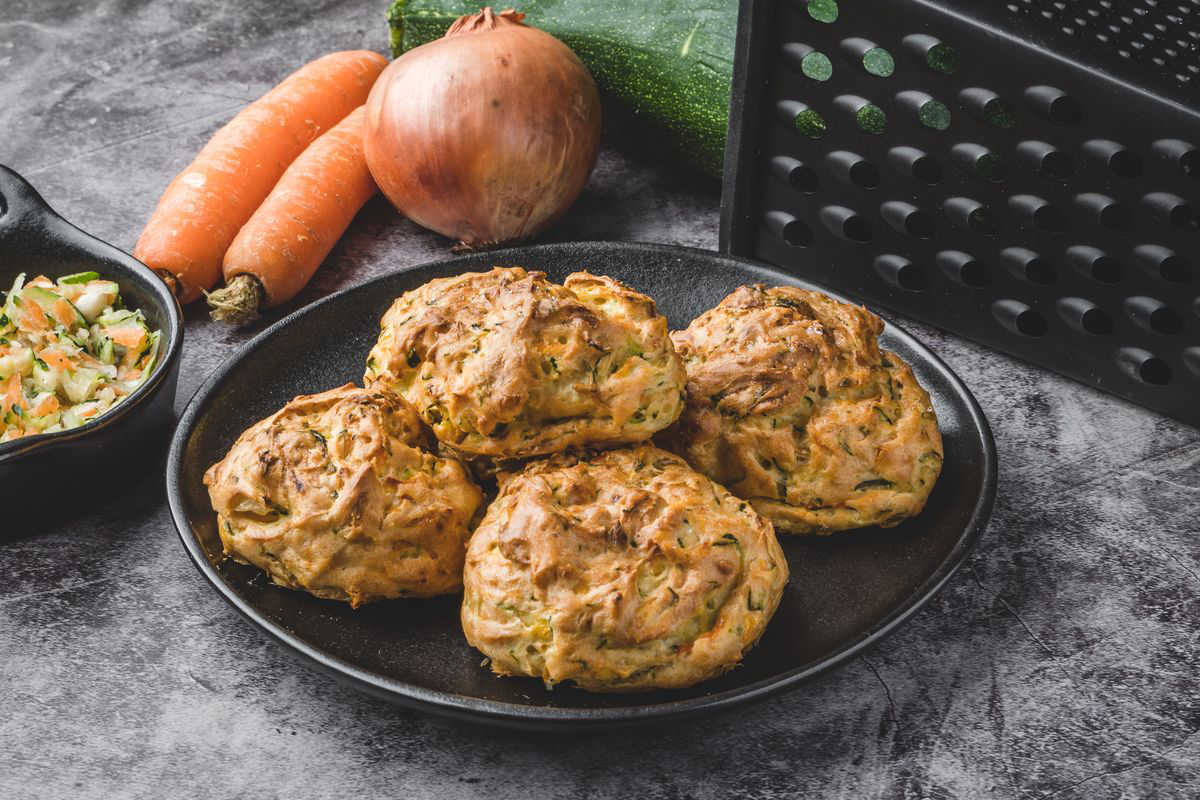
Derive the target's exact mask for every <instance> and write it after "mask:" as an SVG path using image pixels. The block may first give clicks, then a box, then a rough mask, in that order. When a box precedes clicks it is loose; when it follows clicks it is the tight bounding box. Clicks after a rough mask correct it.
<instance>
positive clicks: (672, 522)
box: [462, 444, 788, 691]
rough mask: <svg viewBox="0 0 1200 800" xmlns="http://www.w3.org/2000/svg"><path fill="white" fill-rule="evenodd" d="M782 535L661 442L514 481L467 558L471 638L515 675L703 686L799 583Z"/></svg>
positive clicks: (564, 459) (607, 684) (500, 669)
mask: <svg viewBox="0 0 1200 800" xmlns="http://www.w3.org/2000/svg"><path fill="white" fill-rule="evenodd" d="M787 576H788V566H787V561H786V559H785V558H784V555H783V551H782V550H781V549H780V547H779V542H778V541H777V540H776V538H775V533H774V531H773V530H772V529H771V524H770V523H769V522H767V521H766V520H765V519H763V518H762V517H761V516H760V515H759V514H757V513H755V511H754V509H753V508H751V507H750V505H749V504H748V503H746V502H744V501H741V500H738V499H737V498H736V497H734V496H733V495H731V494H730V493H729V492H727V491H726V490H725V489H723V488H722V487H720V486H718V485H717V484H715V483H713V482H712V481H710V480H709V479H708V478H705V477H704V476H703V475H700V474H699V473H697V472H695V471H694V470H692V469H691V468H690V467H688V466H687V464H686V463H685V462H684V461H683V459H681V458H679V457H678V456H676V455H673V454H671V453H668V452H666V451H664V450H660V449H658V448H656V447H653V446H651V445H648V444H643V445H639V446H636V447H632V448H623V449H619V450H610V451H607V452H603V453H593V454H584V455H580V454H576V453H562V454H559V455H557V456H554V457H552V458H550V459H546V460H543V461H537V462H534V463H532V464H530V465H529V466H527V467H526V468H525V469H524V470H523V471H522V472H519V473H516V474H512V475H502V476H501V488H500V495H499V497H497V499H496V500H495V502H493V503H492V504H491V506H489V508H488V510H487V512H486V514H485V515H484V518H483V521H482V522H481V523H480V524H479V527H478V529H477V530H476V532H475V534H474V535H473V536H472V538H471V541H470V544H469V545H468V549H467V563H466V569H465V574H464V579H463V582H464V593H463V608H462V623H463V631H464V632H465V633H466V636H467V641H469V642H470V643H471V644H472V645H473V646H475V647H477V648H478V649H479V650H481V651H483V653H484V654H486V655H487V656H488V657H489V659H490V661H491V666H492V669H493V670H494V671H495V672H497V673H499V674H501V675H531V676H535V677H539V678H542V679H543V680H544V681H546V683H548V684H553V683H558V682H560V681H573V682H575V683H576V684H577V685H579V686H581V687H583V688H585V689H589V690H593V691H635V690H645V689H654V688H669V687H681V686H690V685H692V684H695V683H698V682H700V681H703V680H705V679H707V678H710V677H713V676H715V675H718V674H720V673H722V672H724V671H726V670H728V669H730V668H731V667H733V666H734V665H735V664H737V662H738V661H740V660H741V658H742V655H743V653H744V652H745V651H746V650H747V649H749V648H750V647H751V646H753V645H754V643H755V642H757V641H758V639H759V637H760V636H761V635H762V632H763V630H764V629H765V627H766V625H767V622H768V621H769V620H770V618H771V615H772V614H774V612H775V609H776V607H777V606H778V604H779V600H780V597H781V595H782V592H783V588H784V585H785V584H786V583H787Z"/></svg>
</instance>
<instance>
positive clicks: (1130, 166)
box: [1108, 150, 1142, 178]
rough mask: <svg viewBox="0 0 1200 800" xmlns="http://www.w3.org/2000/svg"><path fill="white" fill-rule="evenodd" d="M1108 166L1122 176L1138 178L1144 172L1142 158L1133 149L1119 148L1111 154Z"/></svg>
mask: <svg viewBox="0 0 1200 800" xmlns="http://www.w3.org/2000/svg"><path fill="white" fill-rule="evenodd" d="M1108 168H1109V169H1111V170H1112V171H1113V173H1114V174H1115V175H1119V176H1120V177H1122V178H1136V177H1137V176H1138V175H1141V174H1142V159H1141V158H1140V157H1139V156H1138V154H1137V153H1135V152H1133V151H1132V150H1118V151H1116V152H1115V153H1113V154H1112V155H1111V156H1109V158H1108Z"/></svg>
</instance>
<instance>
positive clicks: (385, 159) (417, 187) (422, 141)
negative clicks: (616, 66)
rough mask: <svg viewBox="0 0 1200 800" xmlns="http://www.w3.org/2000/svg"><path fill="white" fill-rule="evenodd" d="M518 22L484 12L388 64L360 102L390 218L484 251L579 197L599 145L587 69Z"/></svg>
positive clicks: (542, 222) (534, 228)
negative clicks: (392, 212) (393, 213)
mask: <svg viewBox="0 0 1200 800" xmlns="http://www.w3.org/2000/svg"><path fill="white" fill-rule="evenodd" d="M524 16H525V15H524V14H519V13H516V12H515V11H513V10H511V9H509V10H508V11H502V12H500V13H498V14H497V13H494V12H493V11H492V9H491V8H490V7H489V8H485V9H483V10H482V11H480V12H479V13H477V14H469V15H467V16H463V17H460V18H459V19H458V20H457V21H456V22H455V23H454V24H453V25H451V26H450V29H449V30H448V31H447V32H446V35H445V36H444V37H442V38H441V39H438V40H436V41H432V42H429V43H427V44H424V45H422V46H420V47H417V48H414V49H412V50H410V51H408V52H407V53H405V54H404V55H402V56H401V57H400V58H398V59H396V60H395V61H393V62H392V63H391V64H390V65H389V66H388V67H387V69H385V70H384V72H383V74H382V75H381V76H380V77H379V80H378V81H376V83H375V86H374V88H373V89H372V90H371V95H370V97H369V98H368V99H367V124H366V133H365V135H364V151H365V154H366V158H367V166H368V167H369V168H370V170H371V174H372V175H373V176H374V178H375V182H376V183H377V184H378V185H379V188H380V190H381V191H382V192H383V193H384V194H385V195H386V196H387V198H388V199H389V200H391V201H392V204H393V205H394V206H396V208H397V209H398V210H399V211H400V213H402V214H404V215H405V216H407V217H409V218H410V219H412V220H413V221H415V222H417V223H418V224H420V225H422V226H424V227H426V228H429V229H430V230H434V231H437V232H438V233H441V234H444V235H446V236H449V237H451V238H453V239H457V240H458V241H459V242H460V243H461V244H462V245H465V246H467V247H490V246H494V245H498V244H503V243H506V242H513V241H517V240H520V239H524V238H526V237H528V236H532V235H533V234H535V233H537V232H538V231H540V230H542V229H543V228H545V227H546V226H547V225H549V224H550V223H551V222H553V221H554V220H555V219H556V218H557V217H559V216H560V215H561V214H562V213H563V212H564V211H566V209H567V208H568V207H569V206H570V205H571V203H572V202H574V200H575V198H576V197H578V196H579V193H580V192H581V191H582V190H583V186H584V184H585V183H586V182H587V179H588V175H589V174H591V171H592V167H593V166H595V163H596V152H597V149H598V147H599V142H600V97H599V94H598V93H597V91H596V84H595V82H594V81H593V80H592V76H591V75H590V74H589V73H588V71H587V67H585V66H584V65H583V63H582V62H581V61H580V60H579V58H578V57H577V56H576V55H575V54H574V53H573V52H571V49H570V48H569V47H567V46H566V45H565V44H563V43H562V42H560V41H559V40H558V39H556V38H554V37H553V36H551V35H550V34H548V33H546V32H545V31H540V30H538V29H537V28H531V27H529V26H527V25H525V24H523V23H522V22H521V20H522V19H523V18H524Z"/></svg>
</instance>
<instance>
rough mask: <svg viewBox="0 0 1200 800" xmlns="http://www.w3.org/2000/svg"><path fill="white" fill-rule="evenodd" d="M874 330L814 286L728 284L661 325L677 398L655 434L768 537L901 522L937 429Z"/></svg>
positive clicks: (923, 486) (923, 477) (915, 501)
mask: <svg viewBox="0 0 1200 800" xmlns="http://www.w3.org/2000/svg"><path fill="white" fill-rule="evenodd" d="M882 332H883V321H882V320H880V319H879V317H877V316H875V315H874V314H872V313H871V312H870V311H867V310H866V309H865V308H862V307H860V306H853V305H848V304H846V303H841V302H838V301H836V300H833V299H832V298H829V297H826V296H825V295H823V294H820V293H818V292H810V291H805V290H803V289H797V288H794V287H775V288H770V289H768V288H766V287H764V286H761V285H757V286H743V287H741V288H739V289H738V290H736V291H735V292H733V293H732V294H730V295H729V296H728V297H726V298H725V299H724V300H722V301H721V303H720V304H719V305H718V306H717V307H716V308H714V309H711V310H710V311H707V312H706V313H704V314H702V315H701V316H700V317H699V318H697V319H696V320H695V321H694V322H692V324H691V325H690V326H688V328H687V330H684V331H677V332H675V333H672V334H671V336H672V339H673V340H674V342H675V347H676V349H677V350H678V351H679V353H680V355H681V356H682V357H683V360H684V365H685V367H686V369H687V373H688V385H687V407H686V409H684V412H683V415H682V416H681V417H680V420H679V423H678V425H677V426H676V427H675V428H673V429H672V430H671V431H669V432H668V433H667V434H665V435H664V437H663V443H664V444H666V445H667V446H668V447H670V449H672V450H674V451H676V452H678V453H680V454H682V455H683V456H684V457H685V458H686V459H687V461H688V463H690V464H691V465H692V466H693V467H695V468H696V469H698V470H700V471H701V472H703V473H704V474H705V475H707V476H709V477H710V478H712V479H713V480H715V481H717V482H718V483H721V484H723V485H724V486H727V487H729V489H730V490H731V491H732V492H733V493H734V494H736V495H738V496H739V497H744V498H747V499H749V500H750V502H752V503H753V504H754V507H755V508H756V509H758V510H759V512H761V513H762V514H763V515H765V516H766V517H767V518H768V519H770V520H771V521H772V522H773V523H774V524H775V529H776V530H777V531H778V532H779V533H817V534H827V533H831V532H833V531H840V530H846V529H850V528H861V527H864V526H867V525H878V526H881V527H890V526H893V525H897V524H899V523H900V522H901V521H903V520H904V519H906V518H908V517H911V516H913V515H914V514H917V513H919V512H920V511H921V509H922V508H924V506H925V501H926V499H927V498H928V497H929V493H930V491H932V489H933V485H934V482H935V481H936V480H937V477H938V474H939V472H940V471H941V467H942V437H941V433H940V432H939V431H938V425H937V417H936V416H935V415H934V411H933V406H932V404H931V402H930V400H929V395H928V393H926V391H925V390H924V389H923V388H921V386H920V385H918V383H917V380H916V378H915V377H914V376H913V373H912V370H911V369H909V367H908V365H907V364H905V363H904V362H903V361H901V360H900V359H899V358H898V357H897V356H896V355H895V354H893V353H888V352H885V351H881V350H880V349H879V342H878V337H879V334H880V333H882Z"/></svg>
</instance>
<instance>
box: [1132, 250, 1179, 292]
mask: <svg viewBox="0 0 1200 800" xmlns="http://www.w3.org/2000/svg"><path fill="white" fill-rule="evenodd" d="M1133 255H1134V258H1136V259H1137V261H1138V263H1139V264H1141V265H1142V266H1143V267H1145V269H1146V270H1147V271H1148V272H1150V274H1151V275H1156V276H1158V277H1160V278H1162V279H1163V280H1165V281H1170V282H1172V283H1186V282H1187V281H1190V280H1191V279H1192V266H1191V264H1189V263H1188V261H1187V259H1185V258H1183V257H1181V256H1180V255H1179V254H1177V253H1176V252H1175V251H1174V250H1170V249H1168V248H1166V247H1163V246H1162V245H1157V244H1142V245H1138V246H1137V247H1135V248H1133Z"/></svg>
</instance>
